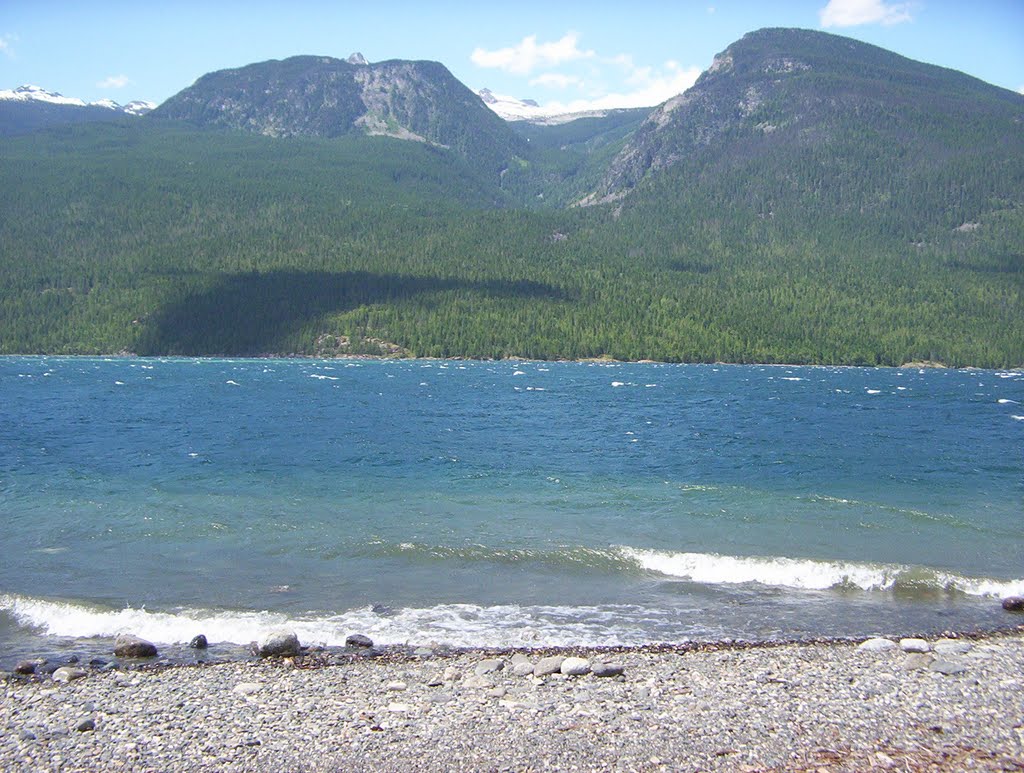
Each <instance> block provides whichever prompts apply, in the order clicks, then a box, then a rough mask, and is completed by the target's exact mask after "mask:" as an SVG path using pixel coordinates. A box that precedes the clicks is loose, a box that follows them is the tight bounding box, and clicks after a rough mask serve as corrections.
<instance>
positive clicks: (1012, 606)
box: [1003, 596, 1024, 612]
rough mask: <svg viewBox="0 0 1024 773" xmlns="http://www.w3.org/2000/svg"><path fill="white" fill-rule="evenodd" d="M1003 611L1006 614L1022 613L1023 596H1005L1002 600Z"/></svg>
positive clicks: (1023, 605)
mask: <svg viewBox="0 0 1024 773" xmlns="http://www.w3.org/2000/svg"><path fill="white" fill-rule="evenodd" d="M1003 609H1005V610H1006V611H1007V612H1024V596H1007V597H1006V598H1005V599H1003Z"/></svg>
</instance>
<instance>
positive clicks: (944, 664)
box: [928, 660, 967, 676]
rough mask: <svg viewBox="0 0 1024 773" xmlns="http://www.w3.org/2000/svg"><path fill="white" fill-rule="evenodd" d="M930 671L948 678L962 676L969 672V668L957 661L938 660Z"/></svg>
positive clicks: (931, 666) (930, 667)
mask: <svg viewBox="0 0 1024 773" xmlns="http://www.w3.org/2000/svg"><path fill="white" fill-rule="evenodd" d="M928 669H929V670H930V671H938V672H939V673H940V674H946V675H947V676H953V675H954V674H962V673H963V672H964V671H966V670H967V666H965V665H964V664H963V663H957V662H956V661H955V660H936V661H935V662H934V663H932V664H931V665H930V666H929V667H928Z"/></svg>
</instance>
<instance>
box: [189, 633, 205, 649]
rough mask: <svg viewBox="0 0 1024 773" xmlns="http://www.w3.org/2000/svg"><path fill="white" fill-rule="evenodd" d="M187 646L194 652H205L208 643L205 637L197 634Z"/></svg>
mask: <svg viewBox="0 0 1024 773" xmlns="http://www.w3.org/2000/svg"><path fill="white" fill-rule="evenodd" d="M188 646H189V647H191V648H192V649H194V650H205V649H206V648H207V647H208V646H209V642H207V641H206V637H205V636H204V635H203V634H199V635H198V636H193V637H192V641H190V642H189V643H188Z"/></svg>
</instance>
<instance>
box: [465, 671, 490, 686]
mask: <svg viewBox="0 0 1024 773" xmlns="http://www.w3.org/2000/svg"><path fill="white" fill-rule="evenodd" d="M462 686H463V687H468V688H470V689H471V690H478V689H486V688H490V687H494V682H492V681H491V680H490V679H488V678H487V677H485V676H480V675H478V674H470V675H469V676H467V677H466V678H465V679H463V680H462Z"/></svg>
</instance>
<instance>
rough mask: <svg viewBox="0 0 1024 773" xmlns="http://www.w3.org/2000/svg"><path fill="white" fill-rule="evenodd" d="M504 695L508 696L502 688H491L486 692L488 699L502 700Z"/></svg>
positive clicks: (506, 691)
mask: <svg viewBox="0 0 1024 773" xmlns="http://www.w3.org/2000/svg"><path fill="white" fill-rule="evenodd" d="M506 695H508V690H506V689H505V688H504V687H492V688H491V689H490V690H488V691H487V696H488V697H489V698H504V697H505V696H506Z"/></svg>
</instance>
